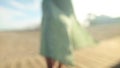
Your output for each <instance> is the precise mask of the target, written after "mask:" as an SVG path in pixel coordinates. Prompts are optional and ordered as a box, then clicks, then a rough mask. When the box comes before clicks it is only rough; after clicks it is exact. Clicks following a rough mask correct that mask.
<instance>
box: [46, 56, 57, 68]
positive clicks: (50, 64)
mask: <svg viewBox="0 0 120 68" xmlns="http://www.w3.org/2000/svg"><path fill="white" fill-rule="evenodd" d="M46 62H47V67H48V68H53V66H54V63H55V61H54V60H52V59H51V58H46Z"/></svg>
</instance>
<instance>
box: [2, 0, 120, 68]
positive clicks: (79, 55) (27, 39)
mask: <svg viewBox="0 0 120 68" xmlns="http://www.w3.org/2000/svg"><path fill="white" fill-rule="evenodd" d="M72 3H73V7H74V11H75V15H76V16H77V20H78V21H79V23H80V24H81V25H82V26H83V27H85V28H86V29H87V31H88V32H89V33H90V34H91V35H92V36H93V37H94V38H95V39H96V40H98V41H99V44H98V45H99V46H97V47H95V48H86V49H82V50H80V51H77V52H75V57H76V59H75V60H76V62H77V63H78V64H77V66H76V68H120V9H119V6H120V4H119V3H120V2H119V0H72ZM41 4H42V0H0V68H45V67H46V64H45V60H44V57H42V56H41V55H39V51H40V50H39V49H40V38H41V37H40V34H41V32H40V24H41V18H42V5H41ZM56 65H57V64H56ZM63 68H66V67H63Z"/></svg>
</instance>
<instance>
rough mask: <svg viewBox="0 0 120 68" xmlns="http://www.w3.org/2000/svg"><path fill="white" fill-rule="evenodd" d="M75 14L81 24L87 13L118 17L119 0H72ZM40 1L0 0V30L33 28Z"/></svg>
mask: <svg viewBox="0 0 120 68" xmlns="http://www.w3.org/2000/svg"><path fill="white" fill-rule="evenodd" d="M72 2H73V6H74V10H75V14H76V16H77V19H78V21H80V23H81V24H83V25H87V23H85V20H86V18H87V14H88V13H93V14H96V15H103V14H104V15H108V16H111V17H119V16H120V9H119V6H120V4H119V3H120V2H119V0H72ZM41 3H42V0H0V30H14V29H26V28H34V27H36V26H38V25H39V24H40V22H41V17H42V11H41Z"/></svg>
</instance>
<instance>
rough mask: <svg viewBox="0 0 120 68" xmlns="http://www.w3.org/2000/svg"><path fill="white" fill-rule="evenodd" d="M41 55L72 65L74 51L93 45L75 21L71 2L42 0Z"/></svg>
mask: <svg viewBox="0 0 120 68" xmlns="http://www.w3.org/2000/svg"><path fill="white" fill-rule="evenodd" d="M41 27H42V28H41V33H42V34H41V37H42V39H41V51H40V52H41V54H42V55H43V56H45V57H49V58H51V59H54V60H56V61H59V62H61V63H63V64H66V65H74V57H73V52H74V50H76V49H80V48H83V47H90V46H94V45H95V40H94V39H93V38H92V37H91V36H90V35H89V33H87V32H86V30H85V29H84V28H83V27H82V26H80V25H79V22H78V21H77V20H76V18H75V15H74V12H73V8H72V4H71V0H43V17H42V24H41Z"/></svg>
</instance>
